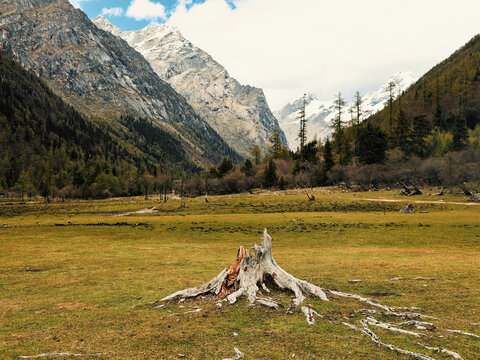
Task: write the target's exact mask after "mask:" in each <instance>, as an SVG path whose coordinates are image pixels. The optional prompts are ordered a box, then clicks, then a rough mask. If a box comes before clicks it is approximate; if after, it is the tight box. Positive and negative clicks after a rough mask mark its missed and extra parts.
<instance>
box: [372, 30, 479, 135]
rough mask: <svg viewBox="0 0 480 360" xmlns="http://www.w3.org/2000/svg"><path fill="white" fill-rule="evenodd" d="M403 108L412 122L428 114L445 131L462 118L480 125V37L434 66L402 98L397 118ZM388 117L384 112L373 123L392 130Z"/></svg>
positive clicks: (378, 114)
mask: <svg viewBox="0 0 480 360" xmlns="http://www.w3.org/2000/svg"><path fill="white" fill-rule="evenodd" d="M400 107H401V108H402V110H403V111H404V113H405V114H406V116H407V118H408V119H412V118H414V117H415V116H419V115H425V116H426V118H427V119H428V120H430V122H431V124H432V125H433V126H435V127H438V128H440V129H442V130H451V128H452V126H453V124H454V119H455V118H456V117H458V116H459V115H460V116H464V117H465V121H466V124H467V126H468V127H469V128H472V129H473V128H474V127H475V126H476V125H478V124H480V35H477V36H475V37H474V38H473V39H471V40H470V41H469V42H468V43H467V44H465V45H464V46H463V47H461V48H460V49H459V50H457V51H456V52H455V53H453V54H452V55H451V56H450V57H448V58H447V59H445V60H444V61H442V62H441V63H439V64H438V65H436V66H434V67H433V68H432V69H431V70H430V71H428V72H427V73H426V74H425V75H423V76H422V77H421V78H420V79H419V80H418V81H417V82H416V83H415V84H413V85H412V86H411V87H410V88H409V89H408V91H406V92H405V93H404V94H403V95H402V96H400V97H399V99H397V101H396V102H395V103H394V106H393V112H394V116H395V118H397V117H398V113H399V109H400ZM387 118H388V114H387V112H386V111H381V112H379V113H377V114H375V115H373V116H372V117H371V120H372V121H373V122H374V123H377V124H379V125H381V126H382V127H384V128H385V129H388V126H389V124H388V123H387ZM394 120H395V119H394Z"/></svg>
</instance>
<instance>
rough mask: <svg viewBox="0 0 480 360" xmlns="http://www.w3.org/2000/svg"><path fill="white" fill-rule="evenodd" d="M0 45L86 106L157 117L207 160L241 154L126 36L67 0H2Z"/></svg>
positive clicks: (110, 113) (107, 114) (112, 114)
mask: <svg viewBox="0 0 480 360" xmlns="http://www.w3.org/2000/svg"><path fill="white" fill-rule="evenodd" d="M0 28H1V29H2V31H1V33H0V48H1V49H4V50H5V51H6V52H7V53H8V54H9V55H10V56H12V57H13V58H14V59H16V60H17V61H18V62H20V63H21V64H22V66H24V67H25V68H26V69H27V70H31V71H33V72H34V73H36V74H37V75H39V76H41V77H42V78H44V79H46V80H47V81H48V84H49V85H50V87H51V88H52V89H53V90H54V91H55V92H56V93H57V94H59V95H61V96H62V97H63V98H64V99H65V100H67V101H68V102H69V103H70V104H72V105H73V106H74V107H75V108H76V109H78V110H79V111H82V112H85V113H87V114H95V115H100V116H102V117H104V118H105V119H112V118H118V116H119V115H121V114H135V115H139V116H144V117H148V118H150V119H151V120H152V121H153V122H154V123H156V124H157V125H158V126H161V127H163V128H164V129H166V130H168V131H170V132H171V133H173V134H175V136H177V137H178V138H180V139H181V141H182V143H183V144H184V147H185V149H186V150H187V152H188V153H189V154H191V156H192V157H194V158H196V159H197V161H199V162H201V163H204V164H205V163H217V162H219V161H220V160H221V158H222V157H223V156H230V157H232V158H234V159H236V160H238V159H239V157H238V155H237V154H236V153H235V152H234V151H232V149H231V148H230V147H229V146H228V145H227V144H226V143H225V142H224V141H223V139H222V138H221V137H220V136H219V135H218V134H217V133H216V132H215V131H214V130H213V129H212V128H211V127H210V126H209V125H208V124H207V123H206V122H205V121H204V120H202V119H201V118H200V117H199V116H198V115H197V114H196V113H195V110H194V109H193V108H192V107H191V106H190V105H189V104H188V103H187V101H186V100H185V99H184V98H183V97H182V96H181V95H179V94H178V93H177V92H175V91H174V90H173V89H172V87H171V86H170V85H169V84H167V83H166V82H164V81H162V80H161V79H160V78H159V77H158V75H157V74H156V73H155V72H154V71H153V69H152V67H151V66H150V64H149V63H148V62H147V61H146V60H145V59H144V58H143V57H142V56H141V55H140V54H139V53H138V52H137V51H135V50H134V49H132V48H131V47H130V46H129V45H128V44H127V43H126V42H125V41H123V40H122V39H119V38H118V37H116V36H113V35H112V34H111V33H110V32H106V31H103V30H101V29H99V28H98V27H97V26H95V25H94V24H93V23H92V22H91V21H90V20H89V19H88V17H87V16H86V15H85V14H84V13H83V12H82V11H81V10H79V9H75V8H74V7H73V6H72V5H70V3H69V2H68V1H67V0H15V2H12V1H10V0H0Z"/></svg>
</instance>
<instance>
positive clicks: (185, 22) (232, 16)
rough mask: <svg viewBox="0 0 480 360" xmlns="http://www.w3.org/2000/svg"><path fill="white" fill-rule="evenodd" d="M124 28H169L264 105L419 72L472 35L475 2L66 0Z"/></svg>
mask: <svg viewBox="0 0 480 360" xmlns="http://www.w3.org/2000/svg"><path fill="white" fill-rule="evenodd" d="M70 1H71V2H72V3H74V4H75V5H76V6H77V7H78V6H79V7H81V8H82V9H83V10H84V11H85V12H86V13H87V14H88V16H89V17H90V18H93V17H95V16H97V15H99V14H102V13H103V15H104V16H105V17H106V18H107V19H109V20H110V21H111V22H112V23H114V24H115V25H117V26H119V27H120V28H121V29H122V30H132V29H140V28H142V27H144V26H146V25H148V24H150V23H168V24H173V25H175V26H177V27H178V28H179V29H180V31H181V32H182V33H183V34H184V36H185V37H186V38H187V39H189V40H190V41H191V42H192V43H194V44H195V45H197V46H199V47H200V48H202V49H203V50H205V51H207V52H208V53H210V54H211V55H212V56H213V57H214V58H215V59H216V60H217V61H218V62H220V63H221V64H222V65H224V66H225V67H226V68H227V70H228V71H229V73H230V75H231V76H233V77H235V78H236V79H237V80H239V81H240V82H241V83H243V84H249V85H253V86H257V87H261V88H263V89H264V91H265V93H266V95H267V99H268V101H269V103H270V106H271V108H272V109H274V110H275V109H278V108H279V107H281V106H282V105H284V104H285V103H286V102H289V101H291V100H294V99H296V98H298V97H300V96H301V95H302V94H303V93H304V92H312V93H314V94H316V95H317V96H318V97H319V99H320V100H329V99H331V98H332V97H333V94H334V93H336V92H338V91H341V92H342V93H344V95H345V97H346V98H347V100H349V98H350V97H351V96H352V95H353V93H354V92H355V90H360V91H361V92H362V93H365V92H367V91H371V90H376V89H377V88H378V87H379V86H380V85H382V84H383V83H384V82H385V81H386V80H387V79H388V78H389V76H390V75H392V74H393V73H395V72H397V71H411V72H413V73H415V74H417V75H421V74H423V73H425V72H426V71H427V70H428V69H430V68H431V67H432V66H434V65H435V64H437V63H438V62H440V61H442V60H443V59H444V58H446V57H448V56H449V55H450V54H451V53H452V52H453V51H455V50H456V49H458V48H459V47H461V46H462V45H463V44H465V43H466V42H467V41H468V40H470V39H471V38H472V37H473V36H474V35H476V34H477V33H479V32H480V21H479V20H478V18H479V16H480V1H479V0H457V1H451V0H403V1H391V0H329V1H324V0H193V1H192V0H70Z"/></svg>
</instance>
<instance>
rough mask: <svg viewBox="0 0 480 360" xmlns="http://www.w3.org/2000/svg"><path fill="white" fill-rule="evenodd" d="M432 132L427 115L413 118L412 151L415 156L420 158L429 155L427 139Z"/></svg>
mask: <svg viewBox="0 0 480 360" xmlns="http://www.w3.org/2000/svg"><path fill="white" fill-rule="evenodd" d="M431 131H432V128H431V126H430V122H429V121H428V120H427V118H426V116H425V115H417V116H415V117H414V118H413V131H412V151H413V153H414V154H415V155H418V156H420V157H425V156H427V155H428V148H427V144H426V138H427V136H428V135H429V134H430V133H431Z"/></svg>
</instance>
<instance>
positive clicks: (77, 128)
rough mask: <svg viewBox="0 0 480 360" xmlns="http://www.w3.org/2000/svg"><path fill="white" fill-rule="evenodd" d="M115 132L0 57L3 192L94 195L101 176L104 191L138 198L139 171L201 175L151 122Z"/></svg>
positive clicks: (130, 122)
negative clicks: (52, 191) (106, 183)
mask: <svg viewBox="0 0 480 360" xmlns="http://www.w3.org/2000/svg"><path fill="white" fill-rule="evenodd" d="M114 125H115V126H114ZM114 125H113V124H111V123H108V122H104V121H102V120H97V121H92V120H90V119H88V118H87V117H86V116H84V115H82V114H80V113H79V112H77V111H76V110H75V109H74V108H73V107H71V106H70V105H67V104H66V103H65V102H64V101H63V100H62V99H61V98H60V97H58V96H57V95H55V94H54V93H53V92H52V91H51V90H50V89H49V87H48V86H47V85H46V84H45V82H43V81H42V80H41V79H40V78H38V77H37V76H36V75H34V74H33V73H31V72H28V71H26V70H25V69H23V68H22V67H21V66H20V65H19V64H17V63H16V62H15V61H13V59H11V58H10V57H9V56H8V55H6V54H5V53H4V52H3V51H0V154H2V156H1V157H0V188H3V189H12V187H14V186H16V187H20V190H22V191H26V190H27V188H28V189H30V190H29V191H32V192H35V191H36V190H41V188H42V187H45V186H48V187H56V188H57V189H62V188H65V187H66V186H76V187H77V188H78V189H80V188H81V189H83V190H81V192H80V193H79V194H77V195H81V196H97V195H98V194H94V193H92V191H93V190H92V188H91V187H92V186H93V187H94V188H96V189H98V187H99V185H98V183H99V181H100V179H102V176H103V178H105V177H107V178H108V179H109V181H110V182H112V183H113V184H114V185H112V186H114V188H112V189H111V188H109V187H108V186H107V187H103V188H102V189H101V190H102V191H103V190H106V191H111V193H112V194H114V193H115V194H123V193H135V191H136V190H135V186H136V185H135V179H136V173H137V171H139V170H141V169H143V170H148V171H151V172H152V173H154V172H156V171H162V172H165V173H170V174H175V173H181V172H184V171H185V172H187V173H192V172H195V171H198V170H199V168H198V167H197V166H195V165H194V164H193V163H192V162H191V161H189V159H188V158H189V157H188V154H187V153H186V151H185V150H184V149H183V148H182V145H181V143H180V142H179V141H178V139H177V138H175V137H174V136H172V135H171V134H170V133H168V132H166V131H164V130H162V129H161V128H159V127H156V126H153V125H151V123H150V121H147V120H145V119H134V118H123V119H119V120H118V121H117V122H116V123H115V124H114ZM143 170H142V171H143ZM129 181H133V184H131V185H129V184H127V183H128V182H129ZM115 184H116V185H115ZM27 185H28V186H27ZM132 186H133V187H132ZM22 187H23V188H22ZM103 195H105V194H103Z"/></svg>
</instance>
